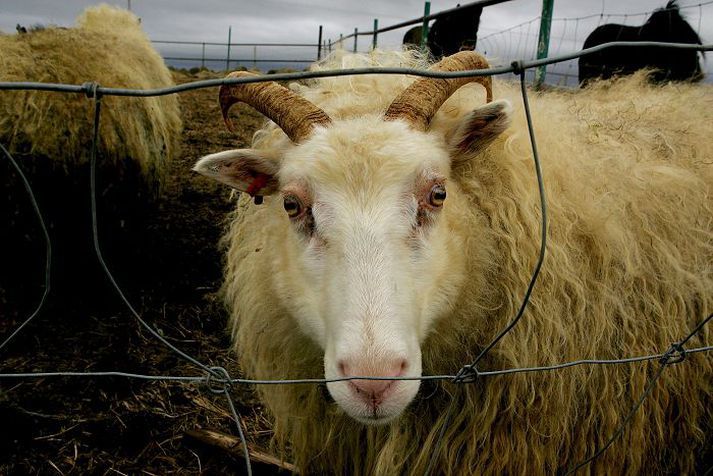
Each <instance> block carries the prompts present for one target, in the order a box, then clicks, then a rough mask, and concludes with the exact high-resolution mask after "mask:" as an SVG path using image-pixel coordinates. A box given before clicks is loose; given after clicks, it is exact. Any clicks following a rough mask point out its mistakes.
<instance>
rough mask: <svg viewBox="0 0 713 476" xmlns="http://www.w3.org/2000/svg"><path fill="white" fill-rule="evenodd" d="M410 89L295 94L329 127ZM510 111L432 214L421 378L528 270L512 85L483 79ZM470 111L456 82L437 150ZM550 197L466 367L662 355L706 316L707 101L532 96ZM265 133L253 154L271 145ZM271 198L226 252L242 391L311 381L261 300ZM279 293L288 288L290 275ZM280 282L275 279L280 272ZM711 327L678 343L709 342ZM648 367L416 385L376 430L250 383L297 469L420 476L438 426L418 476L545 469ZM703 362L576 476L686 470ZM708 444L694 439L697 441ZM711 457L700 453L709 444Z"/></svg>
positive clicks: (335, 84) (694, 358)
mask: <svg viewBox="0 0 713 476" xmlns="http://www.w3.org/2000/svg"><path fill="white" fill-rule="evenodd" d="M373 65H383V66H414V65H415V66H423V64H422V63H421V60H420V59H418V58H415V57H414V56H413V54H411V53H389V52H381V51H376V52H374V53H372V54H370V55H349V54H343V53H338V54H336V55H333V56H331V57H330V58H329V59H327V60H326V61H325V62H323V63H322V64H321V65H319V66H318V68H322V69H328V68H332V67H356V66H373ZM411 81H412V78H406V77H403V76H398V75H393V76H392V75H389V76H353V77H340V78H326V79H320V80H317V81H313V82H312V83H311V84H310V85H309V86H304V87H294V89H296V90H298V91H299V92H300V93H301V94H303V95H304V96H305V97H306V98H307V99H309V100H310V101H312V102H313V103H314V104H315V105H317V106H318V107H320V108H322V109H323V110H324V111H325V112H326V113H327V114H328V115H329V116H330V117H331V118H332V119H333V120H334V121H335V123H336V122H337V121H339V120H340V119H344V118H349V117H358V116H361V115H364V114H373V113H380V112H383V111H384V110H386V108H387V107H388V105H389V104H390V102H391V101H392V100H393V99H394V98H395V97H396V96H397V95H398V94H399V93H401V92H402V91H403V90H404V89H405V87H406V86H407V85H408V84H409V83H410V82H411ZM493 92H494V98H495V99H503V98H507V99H510V100H511V101H512V103H513V105H514V106H515V111H514V119H513V123H512V125H511V127H510V128H509V129H508V130H507V131H506V132H505V133H504V134H503V135H502V136H500V137H499V138H498V139H496V141H495V142H494V143H493V144H492V145H491V146H490V147H489V148H488V149H487V150H485V151H484V152H483V153H482V154H481V155H480V156H479V157H478V158H477V159H475V160H473V161H471V162H469V163H467V164H465V165H459V166H458V168H456V169H455V170H453V171H452V173H451V177H450V180H449V189H448V199H447V204H446V206H445V207H444V209H443V213H444V215H443V216H442V217H441V219H442V220H444V222H445V223H446V227H447V229H448V230H449V233H450V239H452V240H454V242H456V243H458V244H459V248H458V249H457V250H455V252H454V253H453V254H451V255H450V256H452V257H454V258H452V259H457V260H458V263H455V262H454V268H456V267H458V266H462V263H465V267H466V273H467V279H465V280H464V284H463V286H462V288H461V289H460V291H459V294H458V297H457V299H456V300H455V302H452V303H450V310H449V312H447V313H446V314H445V315H444V316H442V317H441V318H440V319H439V320H438V321H437V323H436V324H435V327H434V329H433V330H432V331H431V332H430V334H429V336H428V337H427V339H426V341H425V342H424V343H423V344H422V351H423V373H424V375H430V374H453V373H455V372H456V371H457V370H458V369H460V367H461V366H462V365H463V364H466V363H469V362H471V361H472V359H473V358H474V356H475V355H476V354H477V353H478V351H479V350H480V349H482V348H483V346H484V345H486V344H487V343H488V342H489V341H490V340H491V339H492V338H493V336H495V335H496V333H497V332H498V331H499V330H500V329H501V328H503V327H504V326H505V325H506V324H507V322H509V321H510V320H511V319H512V318H513V317H514V316H515V314H516V312H517V309H518V307H519V305H520V303H521V299H522V296H523V293H524V292H525V289H526V287H527V283H528V281H529V279H530V276H531V273H532V270H533V267H534V265H535V262H536V259H537V254H538V248H539V245H540V241H539V234H540V230H539V226H540V204H539V197H538V192H537V183H536V178H535V173H534V168H533V163H532V158H531V149H530V143H529V138H528V135H527V128H526V123H525V119H524V114H523V111H522V100H521V97H520V93H519V85H517V84H514V83H509V82H503V81H495V83H494V85H493ZM483 103H484V91H483V88H482V86H480V85H477V84H471V85H468V86H465V87H464V88H462V89H461V90H460V91H458V92H456V93H455V94H454V95H453V96H452V97H451V98H450V99H449V100H448V101H447V102H446V103H445V104H444V106H443V107H441V109H440V112H439V113H438V114H437V115H436V117H435V118H434V120H433V122H432V124H431V130H432V131H437V132H439V133H441V134H443V135H444V136H445V137H449V136H450V134H451V133H452V132H453V131H454V130H455V129H456V124H457V120H458V118H460V117H462V116H463V115H464V114H466V113H467V112H469V111H470V110H472V109H473V108H474V107H476V106H478V105H482V104H483ZM530 104H531V107H532V115H533V120H534V128H535V132H536V135H537V140H538V148H539V151H540V154H541V160H542V168H543V171H544V180H545V187H546V191H547V197H548V206H549V214H550V229H549V242H548V250H547V251H548V255H547V258H546V260H545V263H544V267H543V269H542V273H541V275H540V278H539V280H538V282H537V284H536V286H535V289H534V293H533V295H532V298H531V300H530V304H529V306H528V308H527V311H526V312H525V315H524V317H523V318H522V320H521V321H520V322H519V323H518V325H517V326H516V327H515V328H514V329H513V330H512V331H511V332H510V333H509V334H508V335H507V336H505V337H504V338H503V339H502V340H501V341H500V342H499V343H498V344H497V345H496V346H495V348H494V349H493V350H492V351H491V352H490V354H489V355H488V357H487V358H486V359H485V360H484V361H483V362H482V364H481V366H480V369H481V370H495V369H508V368H516V367H528V366H538V365H550V364H555V363H560V362H565V361H569V360H575V359H589V358H603V359H608V358H619V357H630V356H637V355H647V354H652V353H658V352H662V351H665V350H666V349H667V348H668V347H669V346H670V344H671V343H672V342H676V341H678V340H680V339H681V338H682V337H683V336H684V335H686V334H687V333H688V331H689V329H691V328H692V327H693V326H694V325H695V324H696V323H697V322H698V321H700V320H701V319H702V318H703V317H705V316H707V315H708V314H709V313H711V312H713V139H712V137H713V135H712V132H713V127H712V126H711V124H713V89H712V88H711V87H710V86H708V85H695V86H694V85H688V84H670V85H665V86H651V85H649V84H647V83H646V81H645V80H644V75H643V74H638V75H635V76H633V77H629V78H626V79H622V80H618V81H614V82H607V83H600V84H598V85H595V86H593V87H591V88H587V89H584V90H581V91H576V92H545V93H534V92H533V93H531V96H530ZM287 144H288V141H287V139H286V137H285V135H284V133H283V132H282V131H280V130H279V129H277V128H276V127H275V126H274V125H271V126H268V127H267V128H266V129H264V130H262V131H260V132H258V133H257V134H256V137H255V147H258V148H280V147H286V146H287ZM281 208H282V204H281V200H280V199H279V198H277V199H275V198H271V197H267V198H266V200H265V204H264V205H261V206H256V205H253V204H252V203H251V202H250V201H249V200H248V198H247V197H244V198H243V199H242V200H241V201H240V204H239V207H238V209H237V210H236V212H235V215H234V218H233V222H232V226H231V227H230V230H229V232H228V234H227V236H226V237H225V240H226V242H227V244H228V245H229V252H228V258H227V266H226V282H225V286H224V289H223V291H224V295H225V299H226V301H227V304H228V306H229V308H230V309H231V324H232V335H233V337H234V339H235V345H236V348H237V350H238V352H239V355H240V362H241V365H242V368H243V369H244V371H245V373H246V374H247V375H248V376H249V377H253V378H260V379H287V378H303V377H304V378H307V377H312V378H320V377H322V376H323V360H322V359H323V357H322V352H321V350H320V348H319V347H318V346H317V345H316V344H315V343H314V341H313V340H312V339H311V338H310V337H309V336H307V335H304V334H303V333H302V332H301V331H300V330H299V328H298V326H297V323H296V322H295V319H294V318H293V317H292V316H291V315H290V313H289V311H288V310H287V309H285V308H284V307H283V306H281V305H280V304H279V302H281V301H280V300H279V299H276V296H275V294H274V293H275V286H274V283H275V276H279V275H282V274H284V273H285V272H286V271H285V270H284V269H283V268H282V267H281V262H282V261H283V258H284V256H285V255H286V254H289V253H290V249H289V248H286V245H285V240H284V236H285V234H286V232H287V231H286V230H287V227H288V226H289V223H288V220H287V219H286V217H285V214H284V211H283V210H281ZM288 278H289V276H288ZM283 279H284V276H283ZM712 336H713V332H711V328H710V325H709V326H708V327H707V328H705V329H703V330H702V331H701V332H700V334H699V336H697V337H694V338H693V339H692V340H691V341H690V342H689V344H688V346H689V347H695V346H700V345H705V344H710V343H711V341H712V340H711V337H712ZM658 365H659V364H658V363H656V362H652V363H634V364H626V365H616V366H580V367H574V368H569V369H566V370H559V371H554V372H538V373H531V374H517V375H506V376H497V377H483V378H481V379H480V380H479V381H477V382H476V383H474V384H469V385H460V386H456V385H454V384H451V383H439V384H430V383H426V384H423V385H422V387H421V390H420V392H419V395H418V396H417V397H416V400H415V401H414V402H413V403H412V404H411V405H410V406H409V407H408V408H407V410H406V411H405V412H404V413H403V414H402V415H401V416H400V417H399V418H398V419H397V420H395V421H393V422H392V423H390V424H387V425H386V426H378V427H367V426H364V425H362V424H360V423H358V422H356V421H355V420H353V419H351V418H349V417H348V416H346V415H345V414H344V412H343V411H342V410H341V409H340V408H339V407H338V406H337V405H336V404H335V403H333V402H330V401H328V399H326V398H325V392H324V391H323V390H320V389H319V388H318V387H317V386H314V385H290V386H286V385H281V386H260V387H258V389H259V394H260V397H261V399H262V401H263V402H264V403H265V405H266V408H267V409H268V410H269V412H270V414H271V415H272V416H273V418H274V428H275V443H276V447H277V448H278V449H281V450H283V451H284V453H283V454H284V456H285V457H286V458H287V459H291V460H294V462H295V463H296V464H297V466H298V467H299V468H300V469H301V470H302V471H303V472H304V473H310V474H320V473H335V472H336V473H339V474H377V475H393V474H423V473H424V470H425V468H426V466H427V465H428V462H429V459H430V458H431V456H432V454H433V453H434V451H436V449H435V444H434V443H435V440H436V438H437V436H438V434H439V433H440V432H441V431H442V425H443V424H444V419H445V413H446V408H447V407H448V406H449V404H452V405H453V409H454V412H453V415H452V417H451V420H450V423H449V424H448V427H447V428H446V429H445V435H444V439H443V446H442V447H441V449H440V451H438V452H437V454H436V460H435V474H453V475H461V474H486V475H487V474H494V475H495V474H497V475H499V474H553V473H556V472H558V471H560V470H562V469H567V468H569V467H571V466H573V465H575V464H576V463H578V462H580V461H582V460H584V459H585V458H587V457H588V456H590V455H591V454H593V453H594V452H595V451H596V449H597V448H600V447H601V446H602V445H603V444H604V443H605V442H606V441H607V439H608V438H609V437H610V436H611V435H612V434H613V433H614V432H615V431H616V430H617V428H618V427H619V424H620V423H621V421H622V419H623V418H624V416H625V415H626V413H627V412H628V411H629V410H630V408H631V406H632V405H633V403H634V402H635V401H636V400H637V399H638V398H639V396H640V395H641V394H642V392H643V390H644V388H645V386H646V384H647V382H648V380H649V378H650V377H651V375H652V374H653V373H654V372H655V371H656V369H657V366H658ZM712 393H713V360H712V359H711V356H710V355H706V354H696V355H689V356H688V358H687V359H686V361H685V362H683V363H680V364H677V365H674V366H671V367H669V368H667V369H666V370H665V372H664V374H663V376H662V378H661V380H660V381H659V383H658V384H657V385H656V387H655V389H654V390H653V393H652V394H651V395H650V396H649V397H648V398H647V399H646V401H645V402H644V404H643V405H642V407H641V408H640V409H639V411H638V413H637V414H636V416H635V417H634V418H633V420H632V421H631V423H630V424H629V425H628V426H627V428H626V430H625V431H624V433H623V434H622V435H621V436H620V437H619V438H618V439H617V441H616V442H615V443H614V444H613V445H612V447H611V448H609V449H608V451H607V452H606V453H604V454H603V455H602V456H601V457H600V458H598V459H597V460H596V461H595V462H594V463H592V464H591V465H590V466H588V467H587V468H586V469H585V470H583V471H581V472H580V473H578V474H588V473H590V474H661V473H669V472H673V473H677V474H690V473H692V472H693V468H694V461H695V460H696V458H697V457H698V458H701V456H700V454H701V451H702V448H703V445H704V440H705V437H706V434H705V432H710V431H711V428H712V427H713V425H712V422H711V405H712V403H713V402H712V398H711V395H712ZM708 444H710V433H708ZM708 450H709V451H710V448H709V449H708Z"/></svg>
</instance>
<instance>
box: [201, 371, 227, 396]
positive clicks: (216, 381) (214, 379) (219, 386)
mask: <svg viewBox="0 0 713 476" xmlns="http://www.w3.org/2000/svg"><path fill="white" fill-rule="evenodd" d="M216 374H219V375H220V377H218V376H216ZM231 382H232V379H231V378H230V374H229V373H228V371H227V370H225V368H223V367H211V368H210V372H206V379H205V384H206V386H207V387H208V390H209V391H210V392H211V393H214V394H216V395H223V394H225V393H228V390H229V389H230V387H231Z"/></svg>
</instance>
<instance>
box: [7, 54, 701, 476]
mask: <svg viewBox="0 0 713 476" xmlns="http://www.w3.org/2000/svg"><path fill="white" fill-rule="evenodd" d="M622 46H626V47H631V48H642V47H658V48H676V49H682V50H696V51H711V50H713V44H710V45H703V46H699V45H690V44H675V43H656V42H614V43H607V44H603V45H599V46H597V47H594V48H590V49H587V50H584V51H581V52H576V53H572V54H566V55H560V56H554V57H550V58H544V59H540V60H525V59H523V60H518V61H515V62H513V63H512V64H511V65H509V66H506V67H499V68H489V69H483V70H469V71H456V72H439V71H430V70H418V69H413V68H356V69H345V70H330V71H307V72H300V73H284V74H272V75H266V76H255V77H241V78H229V79H215V80H204V81H195V82H191V83H186V84H182V85H178V86H173V87H167V88H159V89H149V90H136V89H124V88H110V87H104V86H100V85H99V84H97V83H96V82H87V83H84V84H82V85H68V84H52V83H37V82H0V91H2V90H5V91H7V90H22V91H30V90H32V91H55V92H62V93H71V94H83V95H85V96H86V97H87V98H88V99H89V100H90V101H91V102H92V104H93V107H94V115H93V128H92V142H91V151H90V174H89V181H90V194H91V223H92V241H93V246H94V253H95V255H96V257H97V259H98V261H99V263H100V266H101V268H102V270H103V273H104V274H105V276H106V278H107V279H108V281H109V282H110V283H111V285H112V287H113V289H114V291H115V292H116V293H117V295H118V296H119V297H120V298H121V300H122V301H123V303H124V305H125V306H126V308H127V309H128V310H129V312H130V313H131V315H132V316H133V317H134V318H135V319H136V321H137V322H138V323H139V324H140V325H141V326H142V327H143V328H145V329H146V330H147V331H148V332H149V333H150V334H151V335H152V336H153V337H154V338H155V339H156V340H157V341H159V342H161V343H162V344H163V345H164V346H166V347H167V348H168V349H170V350H171V352H173V353H175V354H176V355H177V356H179V357H180V358H181V359H183V360H185V361H187V362H189V363H190V364H191V365H193V366H194V367H195V368H196V369H197V370H199V371H200V372H201V373H200V374H196V375H193V376H171V375H146V374H136V373H127V372H121V371H107V372H32V373H0V379H30V378H46V377H64V378H69V377H77V378H100V377H125V378H133V379H141V380H149V381H181V382H188V383H203V384H205V385H206V387H207V389H208V390H209V391H210V392H212V393H214V394H218V395H223V396H224V397H225V399H226V402H227V404H228V407H229V409H230V413H231V414H232V416H233V419H234V422H235V425H236V428H237V431H238V436H239V437H240V441H241V443H242V448H243V454H244V457H245V464H246V470H247V473H248V474H252V468H251V464H250V456H249V452H248V445H247V441H246V438H245V434H244V432H243V424H242V420H241V417H240V415H239V414H238V412H237V411H236V408H235V404H234V402H233V398H232V386H233V385H243V384H250V385H297V384H313V385H314V384H326V383H330V382H339V381H351V380H423V381H425V380H431V381H433V380H437V381H449V382H452V383H453V384H456V385H463V384H469V383H473V382H476V381H478V380H479V379H481V378H485V377H490V376H496V375H511V374H516V373H531V372H549V371H556V370H561V369H565V368H568V367H574V366H582V365H626V364H633V363H637V362H644V361H652V360H658V361H659V362H660V364H661V366H660V367H659V369H658V370H657V372H656V373H655V374H654V376H653V378H651V380H650V381H649V383H648V385H647V387H646V388H645V390H644V392H643V393H642V395H641V396H640V398H639V399H638V400H637V401H636V403H635V404H634V405H633V407H632V408H631V410H630V411H629V413H628V414H627V415H626V416H625V417H624V419H623V420H622V422H621V424H620V426H619V428H618V430H617V431H616V432H615V433H614V434H612V435H611V436H610V438H609V439H608V440H607V443H606V444H605V445H603V446H602V447H601V448H599V449H597V450H596V451H595V452H594V453H593V454H592V455H591V456H590V457H588V458H587V459H586V460H584V461H582V462H580V463H578V464H577V465H575V466H573V467H571V468H569V469H568V470H567V472H566V474H572V473H574V472H576V471H577V470H579V469H581V468H582V467H584V466H586V465H587V464H589V463H590V462H592V461H593V460H594V459H596V458H597V457H599V456H600V455H601V454H603V453H604V452H605V451H606V449H607V448H609V446H611V444H612V443H613V442H614V441H615V440H616V439H617V438H618V437H619V436H620V435H621V433H622V432H623V431H624V430H625V429H626V426H627V424H628V423H629V422H630V421H631V419H632V418H633V416H634V415H635V413H636V411H637V410H638V409H639V407H640V406H641V405H642V404H643V402H644V401H645V400H646V397H647V396H648V395H649V394H650V393H651V392H652V390H653V388H654V387H655V385H656V383H657V382H658V380H659V379H660V377H661V376H662V375H663V373H664V371H665V369H666V368H667V367H668V366H669V365H673V364H677V363H680V362H682V361H684V360H685V359H686V356H687V355H689V354H694V353H701V352H709V351H711V350H713V345H709V346H701V347H696V348H690V349H689V348H686V347H685V346H686V344H687V343H688V342H689V340H690V339H691V338H692V337H693V336H694V335H696V334H697V333H698V332H699V331H700V330H701V329H702V328H703V326H705V325H706V324H707V323H708V322H709V321H711V319H713V314H711V315H709V316H707V317H706V318H705V319H703V320H701V321H700V322H699V324H698V325H696V326H695V327H694V328H693V329H692V330H691V331H690V332H689V333H688V334H687V335H685V336H682V338H681V339H680V340H679V341H678V342H675V343H673V344H672V345H671V346H670V347H669V348H668V349H658V353H655V354H651V355H643V356H634V357H625V358H621V359H610V360H604V359H585V360H575V361H570V362H563V363H559V364H556V365H549V366H542V367H526V368H513V369H500V370H481V369H479V368H478V364H479V362H480V361H481V360H482V358H483V357H484V356H485V355H487V354H488V352H490V350H491V349H492V348H493V347H494V346H495V345H497V343H498V342H499V341H500V339H501V338H502V337H503V336H505V335H506V334H507V333H508V332H509V331H510V330H511V329H512V328H513V327H514V326H515V325H516V324H517V323H518V322H519V321H520V320H521V319H522V318H523V316H524V314H525V311H526V308H527V305H528V302H529V299H530V295H531V293H532V291H533V288H534V285H535V283H536V281H537V278H538V275H539V272H540V269H541V267H542V264H543V261H544V257H545V250H546V247H547V199H546V196H545V188H544V178H543V174H542V170H541V167H540V159H539V153H538V150H537V143H536V134H535V131H534V125H533V121H532V117H531V114H530V107H529V101H528V90H527V85H526V78H525V72H526V71H527V70H529V69H531V68H535V67H538V66H543V65H550V64H555V63H560V62H563V61H567V60H571V59H573V58H578V57H579V56H583V55H587V54H592V53H596V52H599V51H602V50H605V49H608V48H614V47H622ZM504 73H514V74H516V75H517V76H518V77H519V82H520V87H521V94H522V101H523V105H524V111H525V116H526V121H527V126H528V133H529V139H530V144H531V147H532V158H533V162H534V166H535V171H536V176H537V186H538V190H539V196H540V207H541V218H542V221H541V224H540V227H541V229H540V232H541V238H540V251H539V256H538V260H537V263H536V265H535V268H534V269H533V272H532V276H531V279H530V282H529V285H528V287H527V291H526V292H525V294H524V296H523V299H522V302H521V305H520V308H519V310H518V312H517V314H516V316H514V318H513V320H512V321H511V322H510V323H509V324H508V325H507V326H506V327H505V328H504V329H502V331H500V332H499V333H498V334H497V335H496V336H495V337H494V338H493V339H492V341H491V342H490V344H489V345H488V346H486V347H485V348H484V349H483V350H482V351H481V352H480V354H479V355H478V357H477V358H476V359H475V360H474V361H473V362H472V363H470V364H466V365H464V366H463V367H462V368H461V369H460V370H458V371H457V372H456V373H454V374H452V375H425V376H421V377H370V376H352V377H343V378H336V379H292V380H253V379H238V378H233V377H231V376H230V374H229V372H228V371H227V370H226V369H225V368H223V367H216V366H210V365H208V364H206V363H203V362H201V361H199V360H197V359H195V358H194V357H192V356H191V355H189V354H187V353H185V352H183V351H182V350H181V349H179V348H178V347H176V346H174V345H173V344H172V343H170V342H169V341H168V340H167V339H166V338H165V337H164V336H163V335H162V334H161V333H160V332H159V331H157V330H156V329H154V328H153V327H152V326H151V325H149V324H148V323H147V322H146V321H145V320H144V319H143V318H142V316H141V315H140V313H139V312H137V311H136V309H135V307H134V306H133V305H132V304H131V302H129V300H128V299H127V297H126V296H125V294H124V292H123V290H122V288H121V286H120V285H119V283H118V282H117V281H116V279H115V278H114V275H113V274H112V272H111V270H110V269H109V267H108V266H107V264H106V262H105V261H104V258H103V254H102V248H101V244H100V239H99V233H98V227H97V203H96V166H97V148H98V141H99V123H100V119H101V112H102V98H103V97H104V96H128V97H150V96H161V95H168V94H176V93H181V92H185V91H191V90H196V89H201V88H208V87H215V86H220V85H228V84H241V83H253V82H264V81H274V80H299V79H308V78H321V77H333V76H346V75H362V74H407V75H412V76H420V77H430V78H461V77H476V76H492V75H497V74H504ZM0 150H1V151H2V154H3V155H4V156H5V157H6V158H7V160H8V161H9V162H10V163H11V164H12V166H13V168H14V169H15V171H16V172H17V174H18V176H19V177H20V179H21V180H22V183H23V185H24V187H25V190H26V192H27V195H28V196H29V199H30V201H31V202H32V206H33V209H34V212H35V214H36V216H37V220H38V222H39V224H40V226H41V228H42V231H43V235H44V240H45V244H46V262H45V275H44V292H43V294H42V296H41V298H40V300H39V302H38V305H37V307H36V308H35V310H34V311H33V312H32V313H31V314H30V315H29V316H28V317H27V318H26V319H25V320H24V321H23V322H22V323H21V324H20V325H19V326H18V327H17V328H16V329H15V330H14V331H13V332H12V333H11V334H10V335H9V336H8V337H7V338H5V339H4V340H3V342H2V343H1V344H0V351H2V350H3V348H5V347H6V346H7V344H8V343H9V342H10V341H12V340H13V339H14V338H15V337H16V336H17V335H18V334H19V333H20V332H21V330H22V329H23V328H25V327H26V326H27V325H28V324H29V323H30V322H31V321H32V320H33V319H35V318H36V316H37V315H38V314H39V313H40V311H41V310H42V307H43V305H44V303H45V299H46V297H47V295H48V294H49V292H50V285H51V283H50V265H51V261H52V246H51V242H50V237H49V235H48V234H47V229H46V226H45V223H44V220H43V218H42V213H41V211H40V207H39V205H38V204H37V201H36V199H35V196H34V193H33V191H32V187H31V186H30V183H29V182H28V180H27V178H26V177H25V175H24V173H23V172H22V168H21V167H20V166H19V164H18V163H17V162H16V161H15V159H14V158H13V157H12V155H11V154H10V152H9V151H8V150H7V149H6V148H5V147H4V146H2V144H0ZM452 409H453V405H452V404H451V405H449V407H448V409H447V410H446V411H447V412H448V413H447V418H450V414H451V412H452ZM445 427H446V425H443V427H442V429H441V430H442V431H441V433H440V437H439V439H438V440H437V444H436V448H437V450H436V451H434V452H433V454H432V458H431V460H430V464H429V470H428V471H429V472H430V471H431V470H432V468H433V464H434V462H435V460H436V458H437V456H438V452H439V451H438V448H440V445H441V444H442V440H443V435H444V430H445Z"/></svg>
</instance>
